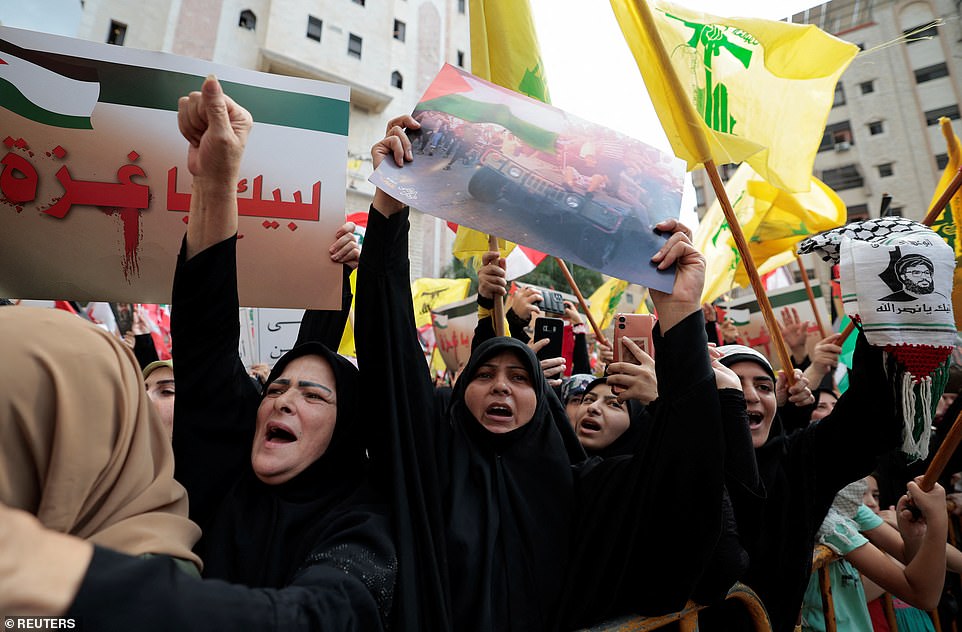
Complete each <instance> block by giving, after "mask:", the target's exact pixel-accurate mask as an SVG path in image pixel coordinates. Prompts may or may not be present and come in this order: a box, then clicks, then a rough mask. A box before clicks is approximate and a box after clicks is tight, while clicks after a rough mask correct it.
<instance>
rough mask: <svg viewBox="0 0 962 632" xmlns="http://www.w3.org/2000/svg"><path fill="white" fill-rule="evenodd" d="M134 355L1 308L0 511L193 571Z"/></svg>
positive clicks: (189, 541) (105, 337)
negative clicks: (185, 564) (180, 562)
mask: <svg viewBox="0 0 962 632" xmlns="http://www.w3.org/2000/svg"><path fill="white" fill-rule="evenodd" d="M173 471H174V456H173V452H172V451H171V447H170V439H169V438H168V436H167V434H166V432H165V431H164V428H163V425H162V423H161V421H160V418H159V417H158V416H157V414H156V412H155V411H154V409H153V406H152V405H151V403H150V401H149V400H148V399H147V394H146V392H145V390H144V384H143V380H142V379H141V377H140V371H139V370H138V369H137V361H136V360H135V359H134V355H133V353H131V351H130V350H129V349H128V348H126V347H125V346H124V345H123V344H122V343H121V342H120V341H119V340H117V339H115V338H114V337H113V336H111V335H110V334H108V333H107V332H105V331H103V330H101V329H99V328H98V327H96V326H94V325H92V324H90V323H88V322H85V321H83V320H82V319H80V318H78V317H77V316H74V315H71V314H67V313H66V312H63V311H60V310H55V309H38V308H31V307H0V502H3V503H5V504H7V505H9V506H11V507H15V508H17V509H23V510H25V511H29V512H31V513H33V514H34V515H36V516H37V518H39V520H40V522H42V523H43V524H44V525H45V526H46V527H48V528H50V529H54V530H56V531H60V532H62V533H69V534H71V535H75V536H78V537H81V538H84V539H86V540H89V541H90V542H93V543H94V544H98V545H102V546H105V547H108V548H111V549H114V550H117V551H121V552H123V553H128V554H131V555H142V554H146V553H156V554H166V555H170V556H173V557H176V558H181V559H186V560H190V561H192V562H194V563H195V564H197V565H198V567H199V566H200V560H199V558H197V556H195V555H194V554H193V553H192V552H191V547H192V546H193V545H194V543H196V542H197V540H198V538H199V537H200V529H199V528H198V527H197V525H195V524H194V523H193V522H191V521H190V520H188V518H187V492H186V491H185V490H184V488H183V487H182V486H181V485H180V484H179V483H177V482H176V481H175V480H174V478H173Z"/></svg>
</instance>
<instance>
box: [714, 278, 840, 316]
mask: <svg viewBox="0 0 962 632" xmlns="http://www.w3.org/2000/svg"><path fill="white" fill-rule="evenodd" d="M812 294H813V295H814V296H815V298H821V296H822V288H821V287H820V286H818V285H812ZM768 300H769V301H770V302H771V304H772V308H775V307H784V306H785V305H792V304H794V303H802V302H808V292H806V291H805V288H802V289H800V290H793V291H791V292H786V293H785V294H774V295H772V294H769V295H768ZM733 302H734V301H733ZM728 309H747V310H748V311H750V312H758V311H761V308H760V307H758V301H757V300H755V301H751V302H749V303H742V304H740V305H737V306H732V307H729V308H728Z"/></svg>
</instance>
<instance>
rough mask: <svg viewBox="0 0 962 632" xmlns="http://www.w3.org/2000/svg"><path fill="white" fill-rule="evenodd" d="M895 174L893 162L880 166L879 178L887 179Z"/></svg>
mask: <svg viewBox="0 0 962 632" xmlns="http://www.w3.org/2000/svg"><path fill="white" fill-rule="evenodd" d="M893 173H895V171H894V170H893V169H892V163H891V162H887V163H885V164H884V165H879V166H878V177H880V178H887V177H889V176H890V175H892V174H893Z"/></svg>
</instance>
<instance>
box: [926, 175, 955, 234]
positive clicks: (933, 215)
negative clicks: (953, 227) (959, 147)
mask: <svg viewBox="0 0 962 632" xmlns="http://www.w3.org/2000/svg"><path fill="white" fill-rule="evenodd" d="M959 187H962V167H959V170H958V171H956V172H955V175H954V176H953V177H952V180H951V181H950V182H949V186H947V187H945V191H942V195H940V196H939V199H938V200H936V201H935V204H933V205H932V208H930V209H929V212H928V214H927V215H926V216H925V219H923V220H922V223H923V224H925V225H926V226H931V225H932V224H934V223H935V220H937V219H938V218H939V215H941V214H942V211H943V210H944V209H945V206H946V205H947V204H948V203H949V200H951V199H952V196H953V195H955V194H956V193H957V192H958V190H959Z"/></svg>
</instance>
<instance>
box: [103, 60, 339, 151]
mask: <svg viewBox="0 0 962 632" xmlns="http://www.w3.org/2000/svg"><path fill="white" fill-rule="evenodd" d="M97 65H98V69H97V70H98V74H99V75H100V99H99V100H100V102H102V103H113V104H116V105H126V106H131V107H142V108H151V109H155V110H168V111H172V112H176V111H177V99H178V98H179V97H182V96H184V95H186V94H187V93H189V92H191V91H196V90H200V86H201V84H202V83H203V81H204V79H203V77H197V76H195V75H190V74H186V73H182V72H173V71H170V70H158V69H156V68H140V67H136V66H125V65H121V64H112V63H103V62H101V63H99V64H97ZM221 85H222V86H223V88H224V92H225V93H226V94H228V95H230V97H231V98H232V99H234V100H235V101H237V102H238V103H240V104H241V105H243V106H244V107H245V108H247V110H248V111H249V112H250V113H251V116H253V117H254V121H256V122H257V123H269V124H271V125H281V126H284V127H296V128H301V129H307V130H313V131H316V132H327V133H329V134H337V135H339V136H347V130H348V116H349V113H350V107H351V106H350V102H349V101H343V100H341V99H333V98H330V97H321V96H317V95H313V94H297V93H295V92H285V91H282V90H277V89H273V88H262V87H258V86H249V85H244V84H239V83H234V82H231V81H221Z"/></svg>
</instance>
